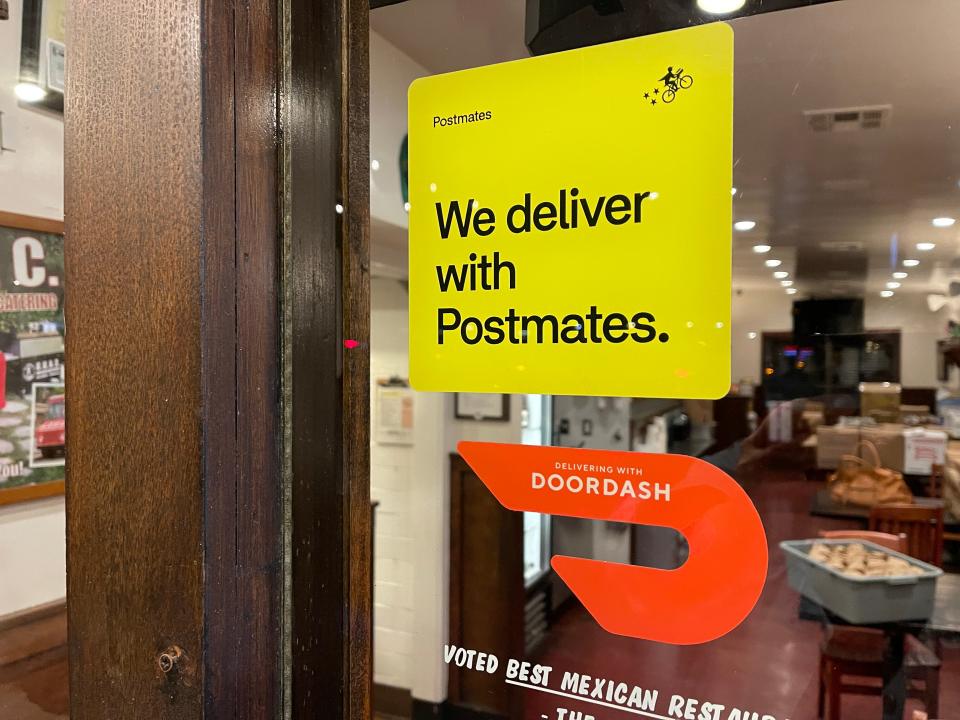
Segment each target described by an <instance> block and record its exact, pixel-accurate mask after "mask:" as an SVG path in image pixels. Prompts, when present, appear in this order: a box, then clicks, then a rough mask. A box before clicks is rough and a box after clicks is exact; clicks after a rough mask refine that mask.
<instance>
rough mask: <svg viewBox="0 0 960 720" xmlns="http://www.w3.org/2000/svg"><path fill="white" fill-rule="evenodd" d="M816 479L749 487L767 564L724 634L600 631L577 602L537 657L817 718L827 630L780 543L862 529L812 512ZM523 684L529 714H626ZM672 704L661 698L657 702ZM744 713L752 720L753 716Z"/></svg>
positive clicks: (864, 705)
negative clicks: (691, 640) (803, 616)
mask: <svg viewBox="0 0 960 720" xmlns="http://www.w3.org/2000/svg"><path fill="white" fill-rule="evenodd" d="M817 487H818V485H817V483H813V482H810V481H807V480H803V479H799V478H798V479H785V480H777V481H768V482H763V483H759V484H756V485H755V486H753V487H751V489H750V494H751V496H752V497H753V499H754V502H755V503H756V505H757V509H758V511H759V512H760V515H761V517H762V518H763V522H764V526H765V527H766V530H767V539H768V541H769V546H770V566H769V572H768V577H767V583H766V586H765V587H764V591H763V594H762V595H761V597H760V601H759V603H758V604H757V607H756V608H755V609H754V611H753V612H752V613H751V615H750V616H749V617H748V618H747V620H746V621H744V623H743V624H742V625H740V626H739V627H738V628H737V629H736V630H734V631H733V632H731V633H729V634H728V635H726V636H725V637H723V638H720V639H719V640H715V641H713V642H711V643H707V644H705V645H699V646H686V647H680V646H669V645H663V644H657V643H652V642H644V641H639V640H632V639H627V638H622V637H617V636H614V635H610V634H608V633H606V632H605V631H604V630H602V629H601V628H600V627H599V626H597V625H596V623H594V622H593V620H592V619H591V618H590V617H589V616H588V615H587V614H586V612H585V611H584V610H583V609H582V608H580V607H579V606H576V607H574V608H573V609H571V610H570V611H569V612H568V613H566V614H565V615H564V616H563V617H562V618H561V620H560V621H559V622H558V623H557V624H556V625H555V626H554V627H553V628H552V629H551V632H550V637H549V638H548V639H547V640H546V641H545V645H544V648H543V650H542V652H541V654H540V656H539V658H538V661H539V662H542V663H544V664H547V665H552V666H553V667H554V668H555V670H554V673H555V674H556V673H558V672H562V671H564V670H571V671H574V672H581V673H587V674H590V675H594V676H600V677H609V678H611V679H616V680H617V681H622V682H626V683H627V684H628V685H634V684H636V685H639V686H640V687H642V688H644V689H647V688H649V689H657V690H659V691H660V696H661V698H664V696H667V698H666V699H667V700H669V697H668V696H670V695H672V694H674V693H677V694H680V695H683V696H685V697H693V698H697V699H699V700H701V701H709V702H714V703H720V704H723V705H726V707H727V711H725V713H724V714H723V715H722V716H721V717H726V716H727V715H726V713H727V712H729V711H730V709H732V708H734V707H737V708H740V709H741V710H744V711H747V710H748V711H750V712H756V713H757V716H756V720H760V719H761V718H762V716H763V715H764V714H769V715H772V716H774V717H776V718H777V720H784V719H785V718H789V719H790V720H813V719H814V718H816V714H817V713H816V700H817V663H818V657H819V643H820V639H821V629H820V626H819V625H818V624H816V623H813V622H810V621H805V620H800V619H799V618H798V617H797V603H798V596H797V593H796V592H794V591H793V590H792V589H791V588H790V587H789V586H788V585H787V578H786V566H785V564H784V560H783V557H782V553H781V551H780V549H779V548H778V544H779V542H780V541H781V540H787V539H797V538H805V537H814V536H816V534H817V531H818V530H820V529H834V528H844V527H854V526H853V525H851V524H850V523H849V522H846V521H839V520H832V519H825V518H816V517H812V516H811V515H810V514H809V508H810V501H811V498H812V496H813V493H814V492H815V491H816V489H817ZM943 661H944V662H943V668H942V670H941V700H940V708H941V713H940V714H941V715H942V716H943V717H944V718H956V717H960V647H958V646H957V645H953V646H947V647H946V648H945V649H944V653H943ZM551 684H553V683H552V682H551ZM523 692H524V701H525V706H524V718H525V720H540V719H541V718H542V716H543V715H546V716H547V717H548V718H551V720H552V719H553V718H555V717H556V708H557V707H570V708H571V709H574V710H579V711H584V712H587V713H589V714H592V715H595V716H596V717H597V718H598V720H600V718H604V719H607V718H609V719H611V720H612V719H613V718H615V717H617V716H621V715H622V713H620V712H618V711H616V710H605V709H604V708H600V707H597V706H595V705H588V704H584V703H577V702H576V701H569V703H567V702H566V701H564V699H563V698H558V697H552V696H549V695H542V694H538V693H535V692H533V691H523ZM557 701H563V703H558V702H557ZM665 707H666V705H665V704H664V699H661V700H660V701H659V703H658V709H662V708H665ZM907 707H908V710H909V709H911V708H912V707H914V706H913V705H912V704H908V706H907ZM916 707H919V706H916ZM598 711H599V712H598ZM841 715H842V718H843V719H844V720H874V719H875V718H880V716H881V704H880V698H879V697H864V696H859V697H858V696H844V698H843V705H842V709H841ZM907 716H908V717H909V713H908V715H907ZM624 717H625V716H624ZM744 718H745V720H750V718H751V716H750V715H745V716H744Z"/></svg>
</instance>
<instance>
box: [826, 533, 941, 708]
mask: <svg viewBox="0 0 960 720" xmlns="http://www.w3.org/2000/svg"><path fill="white" fill-rule="evenodd" d="M820 537H822V538H825V539H837V540H851V541H856V540H868V541H870V542H874V543H876V544H877V545H882V546H883V547H885V548H889V549H890V550H893V551H895V552H906V549H907V547H908V543H909V538H908V536H907V534H906V533H900V534H897V535H894V534H890V533H884V532H877V531H870V530H821V531H820ZM886 642H887V640H886V636H885V635H884V634H883V633H882V632H880V631H879V630H874V629H873V628H864V627H855V626H846V625H834V626H833V627H831V628H830V629H829V630H828V632H827V636H826V637H825V638H824V640H823V643H822V644H821V646H820V687H819V692H818V693H817V717H819V718H828V719H829V720H840V698H841V696H842V695H845V694H852V695H876V696H879V695H880V694H881V692H882V680H880V679H881V678H882V677H883V653H884V649H885V648H884V645H885V643H886ZM904 669H905V671H906V675H907V697H910V698H914V699H917V700H920V701H921V702H922V703H923V704H924V706H925V707H926V710H927V712H928V713H929V714H930V715H931V716H932V717H936V716H937V714H938V712H939V709H940V708H939V705H940V703H939V697H940V659H939V658H938V657H937V655H936V653H935V652H934V651H933V650H931V649H930V648H928V647H927V646H926V645H924V644H923V643H922V642H920V641H919V640H918V639H917V638H915V637H913V636H912V635H908V636H907V637H906V639H905V640H904ZM858 680H859V681H858ZM828 703H829V705H828ZM825 710H828V712H827V713H826V714H825V713H824V711H825Z"/></svg>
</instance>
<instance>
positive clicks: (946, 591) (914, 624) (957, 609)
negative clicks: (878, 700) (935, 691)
mask: <svg viewBox="0 0 960 720" xmlns="http://www.w3.org/2000/svg"><path fill="white" fill-rule="evenodd" d="M800 617H801V618H803V619H805V620H816V621H818V622H826V623H830V624H834V625H849V624H850V623H847V622H846V621H844V620H843V619H842V618H839V617H837V616H836V615H834V614H833V613H829V612H827V611H826V610H825V609H824V608H822V607H821V606H820V605H818V604H816V603H814V602H813V601H811V600H809V599H807V598H805V597H803V596H801V598H800ZM866 627H874V628H876V629H878V630H882V631H883V632H884V634H885V635H886V636H887V643H886V652H885V653H884V658H883V693H882V698H883V720H903V708H904V705H905V703H906V699H907V685H906V674H905V673H904V668H903V660H904V658H903V643H904V637H905V636H906V635H907V633H910V634H912V635H926V636H931V635H933V636H938V637H941V638H954V639H956V638H960V574H956V573H944V574H943V575H941V576H940V577H939V578H938V579H937V590H936V595H935V597H934V609H933V614H932V615H931V616H930V618H929V619H928V620H926V621H909V622H902V623H887V624H883V625H868V626H866Z"/></svg>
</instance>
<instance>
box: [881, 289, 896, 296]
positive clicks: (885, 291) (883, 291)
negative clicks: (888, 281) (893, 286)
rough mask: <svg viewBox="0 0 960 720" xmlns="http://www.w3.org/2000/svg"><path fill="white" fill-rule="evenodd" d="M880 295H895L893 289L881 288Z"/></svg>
mask: <svg viewBox="0 0 960 720" xmlns="http://www.w3.org/2000/svg"><path fill="white" fill-rule="evenodd" d="M880 297H893V290H881V291H880Z"/></svg>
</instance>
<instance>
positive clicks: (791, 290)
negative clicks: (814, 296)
mask: <svg viewBox="0 0 960 720" xmlns="http://www.w3.org/2000/svg"><path fill="white" fill-rule="evenodd" d="M796 294H797V289H796V288H787V295H796Z"/></svg>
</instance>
